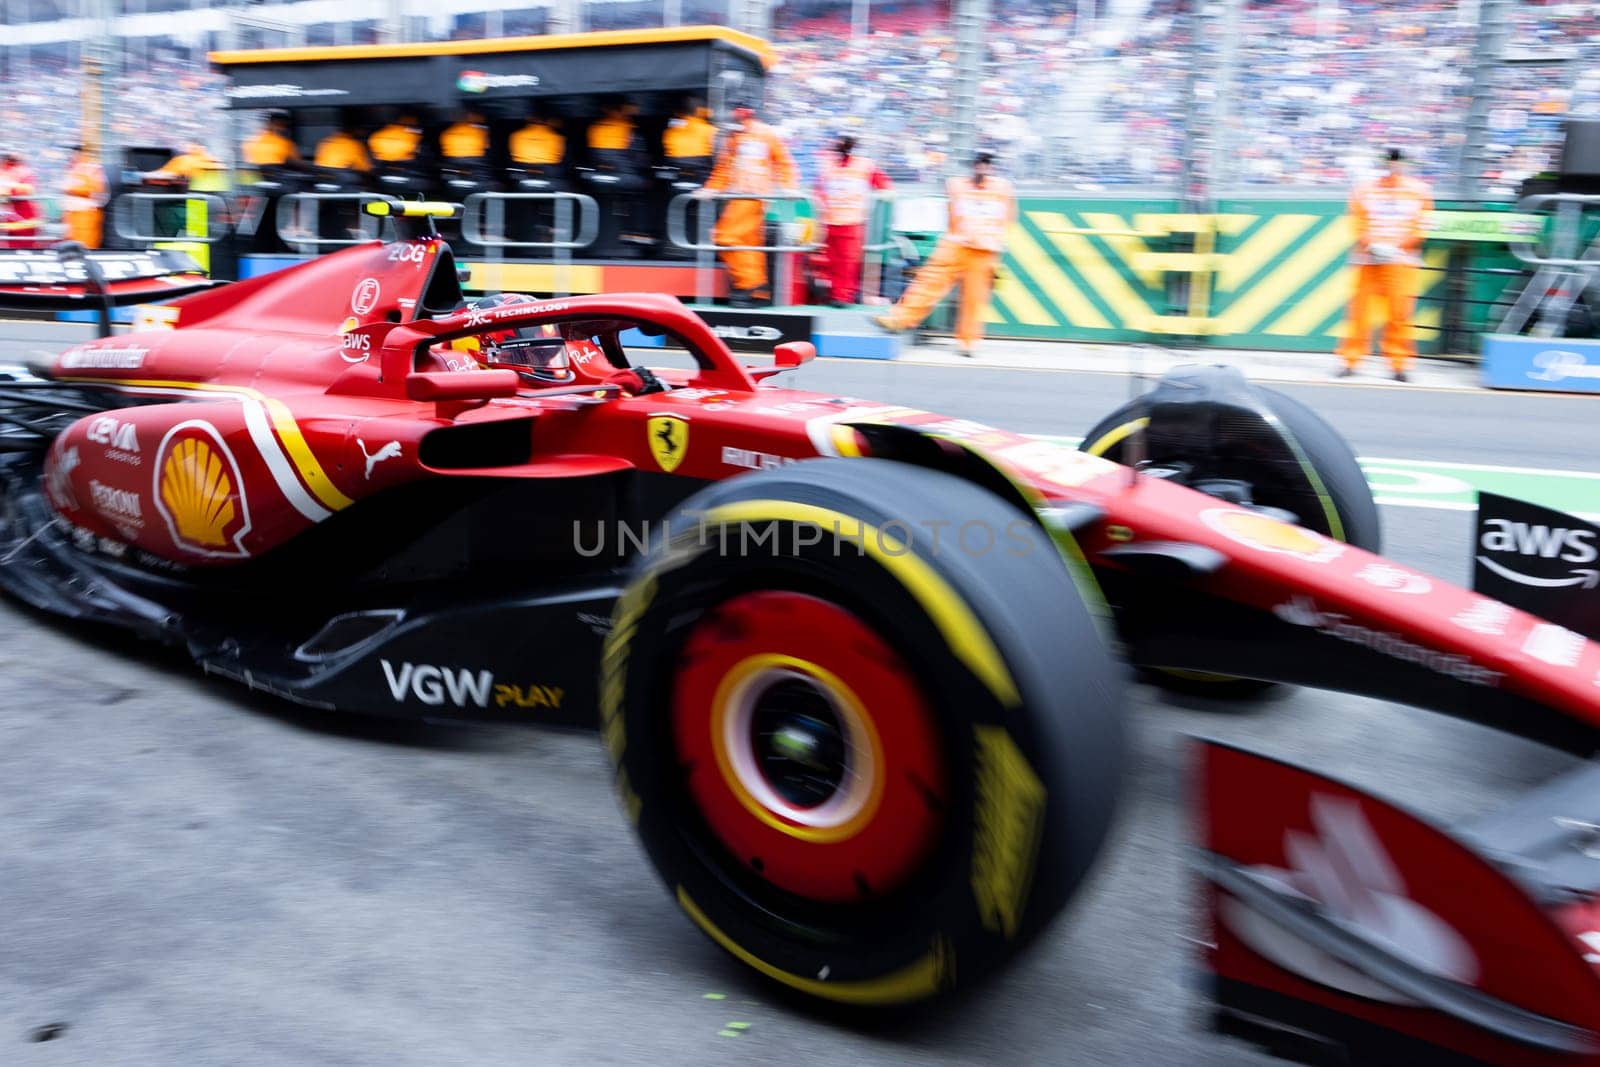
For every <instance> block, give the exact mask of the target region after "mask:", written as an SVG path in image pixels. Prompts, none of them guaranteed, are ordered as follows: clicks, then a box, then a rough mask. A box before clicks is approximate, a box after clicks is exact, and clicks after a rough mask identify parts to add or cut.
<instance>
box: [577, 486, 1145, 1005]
mask: <svg viewBox="0 0 1600 1067" xmlns="http://www.w3.org/2000/svg"><path fill="white" fill-rule="evenodd" d="M671 528H672V529H673V534H672V536H671V537H670V538H669V539H664V540H663V541H662V543H659V544H657V545H656V546H655V547H654V548H653V550H652V551H651V552H650V553H649V554H648V555H647V556H646V557H645V558H643V559H642V560H641V561H640V563H639V566H638V569H637V571H636V573H635V574H634V576H633V579H632V581H631V583H630V585H629V586H628V588H627V591H626V593H625V594H624V595H623V597H622V598H621V600H620V601H619V602H618V605H617V608H616V611H615V613H614V617H613V630H612V633H611V636H610V638H609V640H608V643H607V648H606V654H605V659H604V663H603V667H602V682H601V687H602V710H601V714H602V729H603V733H604V736H605V739H606V743H607V745H608V747H609V749H610V751H611V754H612V757H613V758H614V760H615V762H616V770H617V786H618V790H619V792H620V795H621V797H622V799H623V803H624V807H625V809H626V810H627V811H628V812H629V813H630V815H631V816H632V817H633V819H634V821H635V824H636V826H637V828H638V832H639V835H640V838H641V839H642V841H643V843H644V845H645V847H646V849H647V851H648V852H649V854H650V857H651V859H652V861H653V862H654V864H655V866H656V869H657V870H658V871H659V873H660V874H661V876H662V878H663V879H664V880H665V881H666V883H667V886H668V888H669V889H670V890H671V892H672V894H673V896H674V897H675V898H676V900H677V902H678V904H679V905H680V906H681V907H682V909H683V910H684V911H685V912H686V913H687V914H688V915H689V916H690V917H691V918H692V919H693V920H694V922H695V923H696V924H697V925H698V926H699V927H700V928H701V929H702V930H703V931H704V932H705V933H706V934H707V935H708V936H710V937H711V938H712V940H714V941H716V942H717V943H718V944H719V945H721V946H722V947H723V948H724V949H726V950H727V951H728V952H729V953H731V954H732V955H733V956H735V957H737V958H738V959H740V960H742V961H743V962H745V963H746V964H748V965H749V966H751V967H753V968H754V969H756V970H757V971H760V972H761V973H762V974H764V975H766V976H767V977H768V978H771V979H773V980H775V981H778V982H781V983H783V984H784V985H786V986H789V987H791V988H793V989H795V990H798V991H800V992H802V993H804V994H807V995H810V996H814V997H818V998H821V999H824V1000H829V1001H835V1002H840V1003H846V1004H856V1005H874V1006H876V1005H890V1004H903V1003H908V1002H912V1001H917V1000H921V999H925V998H928V997H932V996H935V995H937V994H939V993H942V992H944V991H946V990H948V989H950V988H951V987H953V986H954V985H955V984H956V982H957V981H958V980H959V981H960V983H961V984H962V985H964V986H965V985H970V984H972V983H974V982H975V981H977V980H978V979H980V978H981V977H982V976H983V975H984V974H985V973H987V972H989V971H992V970H993V969H995V968H996V967H998V966H999V965H1001V964H1002V963H1004V962H1005V961H1006V960H1008V959H1009V958H1011V957H1012V956H1014V955H1015V954H1016V953H1017V952H1018V951H1019V950H1021V949H1022V948H1023V947H1024V946H1025V945H1027V944H1028V943H1029V942H1030V941H1031V940H1033V939H1034V938H1035V937H1036V936H1037V935H1038V933H1039V932H1040V931H1041V930H1042V929H1043V928H1044V927H1045V925H1046V924H1047V923H1048V922H1049V920H1050V919H1051V918H1052V917H1053V916H1054V915H1055V914H1056V913H1057V912H1058V911H1059V910H1060V909H1061V907H1062V906H1063V905H1064V904H1065V902H1066V901H1067V899H1068V897H1069V896H1070V895H1071V893H1072V891H1073V889H1074V888H1075V887H1076V886H1077V885H1078V883H1079V881H1080V880H1081V879H1082V877H1083V876H1084V874H1085V872H1086V871H1087V870H1088V868H1089V865H1090V862H1091V860H1092V859H1093V858H1094V856H1095V855H1096V853H1097V852H1098V851H1099V849H1100V847H1101V844H1102V842H1103V840H1104V838H1105V835H1106V832H1107V829H1108V827H1109V825H1110V821H1111V814H1112V809H1113V801H1114V798H1115V796H1116V793H1117V783H1118V780H1119V777H1120V773H1121V767H1122V759H1123V756H1122V751H1123V740H1122V735H1123V730H1122V724H1121V720H1120V696H1121V688H1122V687H1121V677H1120V670H1119V669H1118V668H1117V667H1116V666H1115V665H1114V664H1113V663H1112V662H1111V661H1110V660H1109V658H1108V656H1107V653H1106V651H1105V649H1104V646H1103V645H1102V643H1101V639H1100V636H1099V634H1098V632H1097V629H1096V626H1095V623H1094V622H1093V620H1092V619H1091V617H1090V615H1089V613H1088V611H1087V610H1086V609H1085V607H1084V604H1083V601H1082V600H1081V598H1080V597H1079V594H1078V591H1077V589H1076V587H1075V586H1074V584H1073V579H1072V577H1071V576H1070V575H1069V573H1068V570H1067V568H1066V567H1065V566H1064V565H1063V563H1062V561H1061V559H1060V557H1059V555H1058V552H1057V549H1056V548H1055V546H1054V545H1053V544H1052V542H1051V541H1050V539H1049V538H1048V537H1047V536H1046V535H1045V534H1044V533H1043V531H1041V530H1040V529H1039V527H1038V526H1037V525H1036V524H1035V523H1034V522H1033V521H1032V520H1031V518H1030V517H1028V516H1026V515H1024V514H1022V513H1020V512H1018V511H1017V510H1016V509H1015V508H1014V507H1013V506H1011V505H1009V504H1007V503H1005V502H1003V501H1001V500H999V499H998V498H996V497H994V496H993V495H992V494H990V493H988V492H986V491H984V490H982V489H980V488H978V487H976V486H974V485H971V484H968V483H966V482H964V481H962V480H960V479H958V478H955V477H953V476H950V475H946V474H941V473H937V472H933V471H927V470H923V469H920V468H916V467H911V466H907V465H904V464H899V463H892V462H888V461H884V460H866V459H860V460H821V461H816V462H811V463H804V464H798V465H795V466H791V467H787V468H784V469H781V470H776V471H768V472H762V473H760V474H755V475H749V476H746V477H742V478H738V479H733V480H731V481H727V482H723V483H719V484H717V485H715V486H713V487H710V488H708V489H706V490H704V491H703V492H702V493H700V494H699V495H698V496H696V497H694V498H693V499H691V500H690V501H689V502H687V504H686V505H685V508H684V509H683V511H681V512H680V513H679V514H678V515H676V516H674V517H673V519H672V522H671ZM935 529H940V530H943V531H944V532H945V537H944V540H943V542H942V543H935V542H934V540H933V539H932V531H934V530H935ZM1062 637H1065V638H1067V640H1065V641H1062V640H1061V638H1062Z"/></svg>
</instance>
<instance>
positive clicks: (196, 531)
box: [152, 420, 250, 557]
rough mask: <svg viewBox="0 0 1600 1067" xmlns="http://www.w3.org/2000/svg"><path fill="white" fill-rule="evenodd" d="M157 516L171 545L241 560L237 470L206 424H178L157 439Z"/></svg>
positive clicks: (245, 515) (243, 528) (242, 517)
mask: <svg viewBox="0 0 1600 1067" xmlns="http://www.w3.org/2000/svg"><path fill="white" fill-rule="evenodd" d="M155 471H156V473H155V491H154V493H153V494H152V495H153V496H154V497H155V502H156V510H157V511H159V512H161V517H162V518H163V519H165V520H166V523H167V531H168V532H169V533H170V534H171V535H172V541H173V544H175V545H177V546H178V547H179V548H181V549H184V550H185V551H188V552H194V553H197V554H199V555H202V556H229V557H242V556H248V555H249V554H250V553H249V551H248V550H247V549H246V548H245V547H244V537H245V534H247V533H249V532H250V507H249V504H248V503H247V502H246V500H245V493H244V480H243V479H242V478H241V477H240V476H239V464H238V462H237V461H236V460H235V459H234V458H233V453H232V452H230V451H228V446H227V445H226V444H224V443H223V440H222V435H221V434H219V433H217V428H216V427H215V426H213V425H211V424H210V423H209V422H202V421H199V420H191V421H189V422H180V423H179V424H178V425H176V426H174V427H173V428H172V429H171V430H168V431H167V435H166V436H165V437H163V438H162V439H161V448H160V450H159V452H158V453H157V455H156V464H155Z"/></svg>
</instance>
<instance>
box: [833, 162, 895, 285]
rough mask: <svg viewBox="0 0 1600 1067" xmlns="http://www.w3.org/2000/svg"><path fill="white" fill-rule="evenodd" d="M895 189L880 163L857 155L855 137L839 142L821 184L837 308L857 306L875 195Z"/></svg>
mask: <svg viewBox="0 0 1600 1067" xmlns="http://www.w3.org/2000/svg"><path fill="white" fill-rule="evenodd" d="M892 185H893V183H892V182H890V181H889V176H888V175H887V174H885V173H884V172H883V171H881V170H879V169H878V165H877V164H876V163H874V162H873V161H872V160H870V159H868V158H867V157H866V156H861V155H857V154H856V139H855V138H854V137H851V136H850V135H849V134H845V135H844V136H842V137H840V138H839V140H838V141H837V142H835V144H834V155H833V158H832V159H831V160H830V161H829V162H828V163H827V165H826V166H825V167H824V168H823V171H822V175H821V176H820V178H819V179H818V181H817V191H818V193H819V194H820V199H821V204H820V206H821V208H822V221H823V223H824V224H825V225H826V226H827V227H828V274H829V277H830V289H831V292H832V302H833V305H834V306H835V307H844V306H845V305H846V304H854V303H855V302H856V298H857V297H858V296H859V295H860V293H861V247H862V245H863V244H864V243H865V239H866V235H867V222H868V221H869V220H870V219H871V217H872V193H873V191H874V190H883V189H888V188H890V187H891V186H892Z"/></svg>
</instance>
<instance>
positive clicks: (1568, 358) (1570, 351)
mask: <svg viewBox="0 0 1600 1067" xmlns="http://www.w3.org/2000/svg"><path fill="white" fill-rule="evenodd" d="M1483 384H1485V385H1487V386H1489V387H1490V388H1492V389H1543V390H1546V391H1548V392H1556V393H1600V341H1588V340H1578V339H1576V338H1572V337H1514V336H1510V335H1507V334H1489V335H1487V336H1486V337H1484V339H1483Z"/></svg>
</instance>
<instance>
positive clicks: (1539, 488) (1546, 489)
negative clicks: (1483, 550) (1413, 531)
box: [1039, 435, 1600, 518]
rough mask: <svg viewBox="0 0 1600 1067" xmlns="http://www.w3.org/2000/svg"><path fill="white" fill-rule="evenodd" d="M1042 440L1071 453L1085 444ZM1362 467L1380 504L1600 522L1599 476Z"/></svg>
mask: <svg viewBox="0 0 1600 1067" xmlns="http://www.w3.org/2000/svg"><path fill="white" fill-rule="evenodd" d="M1039 436H1042V437H1044V439H1045V440H1049V441H1057V442H1059V443H1061V444H1064V445H1070V446H1073V447H1076V446H1077V444H1078V442H1079V441H1080V440H1081V438H1077V437H1056V436H1050V435H1039ZM1359 462H1360V464H1361V469H1362V471H1363V472H1365V474H1366V476H1367V482H1368V484H1370V485H1371V486H1372V494H1373V496H1374V498H1376V500H1377V501H1378V503H1380V504H1388V505H1391V506H1393V507H1401V508H1440V509H1443V510H1446V511H1473V510H1475V509H1476V508H1477V506H1478V498H1477V494H1478V492H1479V491H1480V490H1481V491H1483V492H1486V493H1499V494H1501V495H1502V496H1511V497H1516V498H1517V499H1518V500H1526V501H1528V502H1529V503H1530V504H1542V505H1544V506H1545V507H1548V508H1555V509H1556V510H1557V511H1565V512H1567V513H1568V514H1570V515H1578V516H1582V517H1584V518H1600V474H1595V473H1590V472H1587V471H1561V470H1543V469H1540V468H1536V467H1501V466H1495V465H1493V464H1484V463H1445V462H1436V461H1434V460H1426V459H1383V458H1379V457H1377V456H1364V457H1362V458H1361V459H1360V460H1359Z"/></svg>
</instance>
